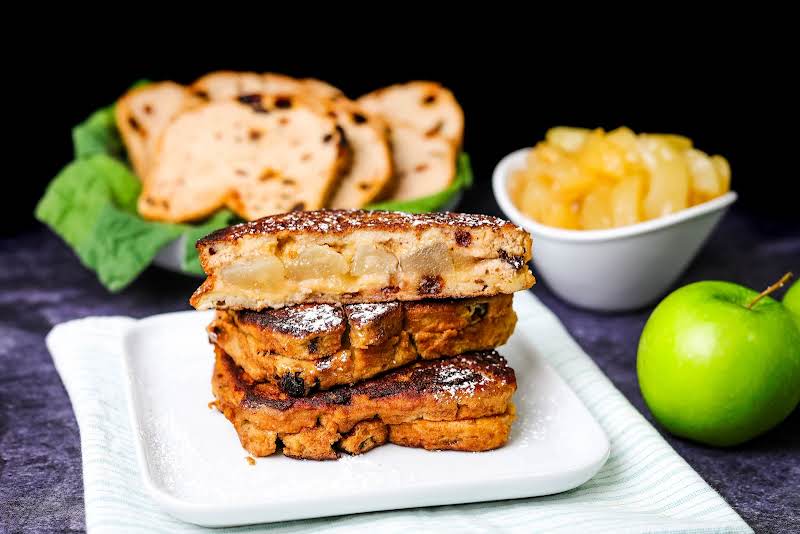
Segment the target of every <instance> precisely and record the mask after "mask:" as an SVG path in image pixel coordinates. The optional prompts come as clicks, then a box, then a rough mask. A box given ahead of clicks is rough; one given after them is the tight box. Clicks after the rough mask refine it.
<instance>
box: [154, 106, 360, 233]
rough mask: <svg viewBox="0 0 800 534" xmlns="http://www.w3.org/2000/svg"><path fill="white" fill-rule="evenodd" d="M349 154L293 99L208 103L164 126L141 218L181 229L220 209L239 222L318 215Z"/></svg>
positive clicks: (330, 129) (331, 125) (319, 117)
mask: <svg viewBox="0 0 800 534" xmlns="http://www.w3.org/2000/svg"><path fill="white" fill-rule="evenodd" d="M348 154H349V151H348V150H347V148H346V145H345V140H344V137H343V136H342V134H341V132H340V131H339V129H338V128H337V127H336V123H335V121H334V120H333V119H332V118H330V117H328V116H327V115H325V114H321V113H318V112H317V111H315V110H314V108H313V107H312V106H309V105H306V104H305V102H304V101H303V99H301V98H299V97H289V96H275V95H262V94H248V95H244V96H242V97H240V98H239V99H237V100H216V101H211V102H208V103H205V104H203V105H200V106H198V107H196V108H193V109H190V110H187V111H185V112H183V113H182V114H180V115H179V116H178V117H176V118H175V119H174V121H173V122H172V123H170V124H169V125H168V126H167V128H166V130H165V131H164V134H163V136H162V138H161V141H160V144H159V147H158V152H157V157H156V159H155V161H154V163H153V165H152V168H151V170H150V171H149V172H148V178H147V180H145V182H144V188H143V190H142V194H141V196H140V198H139V212H140V213H141V214H142V216H144V217H146V218H148V219H153V220H160V221H169V222H184V221H191V220H197V219H201V218H203V217H206V216H208V215H211V214H212V213H214V212H215V211H217V210H218V209H220V208H222V207H223V206H227V207H229V208H230V209H231V210H233V211H234V212H236V213H237V214H238V215H239V216H240V217H242V218H244V219H257V218H259V217H262V216H265V215H270V214H274V213H281V212H285V211H291V210H304V209H316V208H319V207H321V206H323V205H324V204H325V202H326V201H327V200H328V197H329V195H330V193H331V191H332V189H333V187H334V186H335V185H336V180H337V179H338V178H339V176H340V173H341V169H342V168H343V167H344V166H346V165H347V161H348Z"/></svg>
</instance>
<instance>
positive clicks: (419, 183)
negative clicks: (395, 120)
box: [389, 126, 456, 200]
mask: <svg viewBox="0 0 800 534" xmlns="http://www.w3.org/2000/svg"><path fill="white" fill-rule="evenodd" d="M391 141H392V162H393V164H394V170H395V184H394V188H393V189H392V190H391V191H390V193H389V196H390V198H391V199H392V200H409V199H414V198H420V197H425V196H428V195H432V194H434V193H438V192H440V191H442V190H444V189H446V188H447V187H448V186H449V185H450V184H451V183H453V180H454V179H455V176H456V149H455V147H454V145H453V144H452V143H451V142H450V141H448V140H447V139H446V138H444V137H443V136H441V135H427V134H425V133H423V132H421V131H419V130H416V129H415V128H411V127H409V126H394V127H393V128H392V129H391Z"/></svg>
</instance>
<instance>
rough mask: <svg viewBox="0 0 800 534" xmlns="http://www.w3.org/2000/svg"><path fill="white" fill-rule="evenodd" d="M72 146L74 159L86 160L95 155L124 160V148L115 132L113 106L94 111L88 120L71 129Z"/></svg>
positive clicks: (117, 133)
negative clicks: (105, 155)
mask: <svg viewBox="0 0 800 534" xmlns="http://www.w3.org/2000/svg"><path fill="white" fill-rule="evenodd" d="M72 145H73V147H74V151H75V159H82V158H88V157H91V156H94V155H96V154H107V155H109V156H112V157H115V158H119V159H124V157H125V147H124V146H123V144H122V139H120V137H119V132H118V131H117V125H116V122H115V119H114V106H108V107H105V108H103V109H100V110H98V111H95V112H94V113H92V114H91V115H90V116H89V118H88V119H86V120H85V121H83V122H82V123H80V124H79V125H77V126H76V127H75V128H73V129H72Z"/></svg>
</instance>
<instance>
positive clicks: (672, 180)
mask: <svg viewBox="0 0 800 534" xmlns="http://www.w3.org/2000/svg"><path fill="white" fill-rule="evenodd" d="M730 183H731V169H730V166H729V164H728V161H727V160H726V159H725V158H724V157H722V156H719V155H709V154H707V153H705V152H703V151H702V150H700V149H698V148H696V147H695V146H694V145H693V143H692V141H691V140H690V139H688V138H686V137H683V136H680V135H673V134H645V133H642V134H636V133H634V132H633V131H631V130H630V129H628V128H624V127H622V128H617V129H615V130H611V131H609V132H606V131H604V130H602V129H595V130H589V129H584V128H568V127H557V128H552V129H550V130H548V131H547V134H546V135H545V138H544V139H543V140H542V141H540V142H539V143H537V144H536V145H535V146H534V147H533V148H524V149H521V150H517V151H515V152H512V153H511V154H509V155H508V156H506V157H505V158H503V159H502V160H501V161H500V163H498V165H497V167H496V168H495V170H494V175H493V178H492V186H493V189H494V194H495V198H496V199H497V202H498V204H499V205H500V209H502V210H503V212H504V213H505V214H506V216H507V217H508V218H509V219H511V220H512V221H514V222H515V223H516V224H518V225H520V226H522V227H523V228H525V229H526V230H528V231H529V232H530V233H531V235H532V236H533V243H534V245H533V246H534V254H533V262H534V267H535V268H536V272H537V275H540V276H541V278H542V279H543V280H544V282H545V283H546V284H547V285H548V286H549V287H550V288H551V289H552V290H553V292H554V293H556V294H557V295H558V296H560V297H561V298H563V299H564V300H566V301H568V302H570V303H572V304H574V305H576V306H579V307H582V308H587V309H593V310H602V311H623V310H631V309H636V308H640V307H643V306H645V305H647V304H649V303H651V302H653V301H655V300H656V299H657V298H659V297H660V296H662V295H663V294H664V293H665V292H666V291H667V290H668V289H669V288H670V286H671V285H672V284H673V283H674V282H675V281H676V280H677V279H678V277H680V275H681V274H682V273H683V272H684V271H685V269H686V268H687V267H688V265H689V264H690V263H691V261H692V260H693V259H694V257H695V256H696V255H697V253H698V252H699V250H700V249H701V247H702V246H703V244H704V243H705V242H706V240H707V239H708V238H709V236H710V235H711V233H712V231H713V230H714V228H715V227H716V225H717V223H718V222H719V221H720V219H721V218H722V216H723V215H724V213H725V211H726V210H727V209H728V207H729V206H730V205H731V204H732V203H733V202H734V201H735V200H736V193H734V192H733V191H731V189H730Z"/></svg>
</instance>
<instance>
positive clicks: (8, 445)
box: [0, 187, 800, 533]
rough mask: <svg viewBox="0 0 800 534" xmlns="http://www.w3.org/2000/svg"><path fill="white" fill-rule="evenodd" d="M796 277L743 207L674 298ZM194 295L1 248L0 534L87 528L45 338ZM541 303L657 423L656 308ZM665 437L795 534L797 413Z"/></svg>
mask: <svg viewBox="0 0 800 534" xmlns="http://www.w3.org/2000/svg"><path fill="white" fill-rule="evenodd" d="M460 209H461V211H467V212H470V211H471V212H484V213H493V214H497V215H500V213H499V211H498V209H497V206H496V204H495V203H494V201H493V200H492V198H491V194H490V193H489V192H488V187H477V188H475V189H473V190H472V191H470V192H468V194H467V195H466V197H465V198H464V200H463V202H462V204H461V206H460ZM795 219H800V217H795ZM789 269H793V270H794V271H795V272H798V271H800V220H793V221H789V222H787V221H786V220H784V221H781V222H769V221H767V220H765V219H764V217H756V216H754V215H753V214H752V213H749V212H748V211H747V210H745V209H742V208H741V207H737V208H734V210H733V211H732V212H730V213H729V214H728V215H727V217H726V218H725V219H724V220H723V222H722V223H721V225H720V226H719V228H718V229H717V231H716V232H715V234H714V235H713V236H712V238H711V240H710V241H709V242H708V244H707V245H706V247H705V248H704V249H703V251H702V252H701V253H700V255H699V256H698V257H697V259H696V260H695V261H694V262H693V264H692V265H691V266H690V268H689V270H688V271H687V273H686V274H685V275H684V276H683V277H682V278H681V279H680V280H679V281H678V282H677V283H676V287H678V286H679V285H683V284H686V283H688V282H692V281H696V280H703V279H726V280H732V281H736V282H739V283H742V284H745V285H749V286H751V287H754V288H763V287H766V286H767V285H769V284H770V283H772V282H773V281H775V280H776V279H777V278H779V276H780V275H781V274H783V272H785V271H786V270H789ZM799 274H800V273H799ZM196 285H197V280H194V279H190V278H186V277H183V276H180V275H176V274H171V273H168V272H165V271H162V270H159V269H157V268H151V269H149V270H148V271H146V272H145V273H144V274H143V275H142V276H141V277H140V278H139V279H138V280H137V281H136V282H135V283H134V284H133V285H132V286H131V287H129V288H128V289H127V290H125V291H123V292H121V293H118V294H110V293H108V292H107V291H106V290H105V289H103V287H102V286H100V284H99V283H98V282H97V281H96V279H95V277H94V275H93V274H92V273H90V272H88V271H86V270H85V269H84V268H83V267H81V265H80V263H79V262H78V260H77V259H76V257H75V256H74V254H73V253H72V252H71V251H70V250H69V249H68V248H67V247H66V246H65V245H64V244H63V243H62V242H61V241H60V240H59V239H58V238H57V237H55V236H54V235H53V234H52V233H50V232H49V231H48V230H47V229H45V228H43V227H33V228H30V229H28V230H26V231H24V232H22V233H21V234H18V235H16V236H13V237H5V238H0V533H5V532H9V533H10V532H72V531H76V532H78V531H83V530H84V528H85V527H84V508H83V485H82V480H81V450H80V440H79V434H78V427H77V425H76V422H75V417H74V415H73V413H72V408H71V406H70V402H69V399H68V398H67V394H66V392H65V390H64V387H63V385H62V384H61V380H60V379H59V377H58V374H57V373H56V370H55V368H54V367H53V363H52V360H51V358H50V355H49V354H48V352H47V349H46V348H45V345H44V336H45V334H46V333H47V332H48V331H49V330H50V329H51V328H52V327H53V326H54V325H56V324H58V323H60V322H63V321H68V320H70V319H75V318H79V317H85V316H88V315H129V316H133V317H145V316H148V315H151V314H156V313H163V312H168V311H175V310H185V309H188V308H189V306H188V304H187V298H188V296H189V295H190V293H191V292H192V291H193V289H194V288H195V287H196ZM534 293H535V294H536V295H537V296H538V297H539V298H540V299H542V300H543V301H544V302H545V304H547V305H548V306H549V307H550V308H551V309H552V310H553V311H554V312H555V313H556V314H557V315H558V316H559V317H560V319H561V320H562V321H563V322H564V324H565V325H566V327H567V329H568V330H569V331H570V333H571V334H572V336H573V337H574V338H575V339H576V340H577V341H578V342H579V343H580V344H581V346H582V347H583V348H584V349H585V351H586V352H587V353H588V354H589V355H591V356H592V357H593V358H594V360H595V361H596V362H597V363H598V364H599V366H600V367H601V368H602V369H603V371H604V372H605V373H606V374H607V375H608V376H609V377H610V378H611V380H612V381H613V382H614V384H615V385H616V386H617V387H618V388H619V389H620V390H621V391H622V392H623V393H624V394H625V396H626V397H627V398H628V399H629V400H630V401H631V402H632V403H633V404H634V405H635V406H636V408H637V409H639V410H640V411H641V412H642V413H644V414H645V415H646V416H647V417H648V418H649V419H650V420H651V421H652V417H651V416H650V413H649V411H648V410H647V408H646V406H645V404H644V402H643V400H642V396H641V394H640V392H639V387H638V384H637V380H636V370H635V361H636V346H637V342H638V339H639V334H640V333H641V330H642V328H643V326H644V323H645V321H646V320H647V317H648V316H649V313H650V311H651V309H652V308H647V309H642V310H639V311H636V312H633V313H620V314H598V313H594V312H588V311H584V310H580V309H577V308H574V307H572V306H570V305H568V304H566V303H564V302H562V301H560V300H559V299H558V298H557V297H555V296H554V295H553V294H552V293H551V292H550V291H549V289H548V288H547V285H546V281H544V280H540V283H539V284H537V285H536V287H535V288H534ZM666 438H667V440H668V441H669V442H670V443H671V444H672V446H673V447H674V448H675V449H676V450H677V451H678V453H679V454H681V456H683V457H684V458H685V459H686V460H687V461H688V462H689V464H691V466H692V467H693V468H694V469H696V470H697V472H698V473H700V475H701V476H702V477H703V478H704V479H705V480H706V481H707V482H708V483H709V484H710V485H711V486H712V487H713V488H714V489H716V490H717V491H718V492H719V493H720V494H721V495H722V496H723V497H724V498H725V499H726V500H727V501H728V502H729V503H730V504H731V506H733V508H734V509H736V511H737V512H738V513H739V514H740V515H741V516H742V517H743V518H744V519H745V521H747V522H748V523H749V524H750V525H751V526H752V527H753V528H754V529H755V530H756V531H757V532H800V491H798V490H800V482H799V481H800V410H795V412H794V414H792V415H791V416H790V417H789V418H788V419H787V420H786V421H784V423H783V424H781V425H780V426H779V427H777V428H776V429H774V430H772V431H770V432H769V433H767V434H765V435H764V436H762V437H760V438H758V439H756V440H754V441H752V442H750V443H748V444H746V445H743V446H740V447H736V448H733V449H714V448H709V447H704V446H701V445H697V444H694V443H690V442H687V441H684V440H681V439H676V438H673V437H671V436H668V435H667V436H666Z"/></svg>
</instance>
